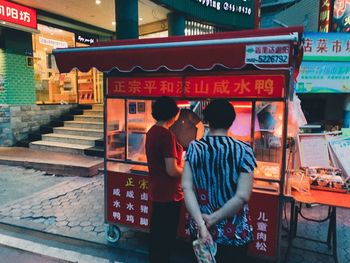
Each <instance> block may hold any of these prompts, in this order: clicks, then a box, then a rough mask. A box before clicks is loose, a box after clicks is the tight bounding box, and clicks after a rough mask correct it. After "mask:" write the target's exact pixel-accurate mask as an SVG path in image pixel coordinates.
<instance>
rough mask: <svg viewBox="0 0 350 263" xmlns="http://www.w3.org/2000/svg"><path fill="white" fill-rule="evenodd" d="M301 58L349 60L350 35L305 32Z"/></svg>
mask: <svg viewBox="0 0 350 263" xmlns="http://www.w3.org/2000/svg"><path fill="white" fill-rule="evenodd" d="M303 60H314V61H350V35H349V34H347V33H305V34H304V57H303Z"/></svg>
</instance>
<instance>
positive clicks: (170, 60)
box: [53, 27, 303, 73]
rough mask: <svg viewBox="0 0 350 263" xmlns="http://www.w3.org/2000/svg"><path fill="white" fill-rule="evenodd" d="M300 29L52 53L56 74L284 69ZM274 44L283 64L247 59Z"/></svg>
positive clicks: (133, 42) (121, 43) (297, 56)
mask: <svg viewBox="0 0 350 263" xmlns="http://www.w3.org/2000/svg"><path fill="white" fill-rule="evenodd" d="M302 31H303V28H302V27H290V28H277V29H262V30H247V31H235V32H225V33H216V34H210V35H199V36H178V37H167V38H153V39H133V40H115V41H109V42H99V43H96V44H95V45H93V46H91V47H81V48H65V49H55V50H54V51H53V53H54V55H55V58H56V63H57V66H58V69H59V71H60V72H61V73H67V72H70V71H71V70H72V69H74V68H77V69H78V70H80V71H82V72H87V71H89V70H90V69H91V68H96V69H98V70H99V71H102V72H106V73H108V72H110V71H112V70H113V69H115V70H117V71H119V72H133V71H135V70H138V71H140V70H141V71H144V72H157V71H164V70H166V71H170V72H172V71H174V72H181V71H184V70H186V69H192V70H198V71H206V70H212V69H214V68H217V67H221V68H224V69H241V68H243V67H244V66H246V65H247V64H253V65H254V66H256V67H258V68H261V69H271V68H272V69H281V68H284V69H289V68H290V67H291V66H292V65H294V62H295V59H296V61H297V62H298V61H300V60H301V59H300V58H301V56H302V52H299V51H301V50H300V47H301V45H300V43H301V34H302ZM275 44H285V45H289V47H290V48H289V51H288V52H289V57H288V60H287V61H286V62H285V63H272V62H271V63H269V62H268V61H267V62H266V61H264V62H263V63H254V62H251V61H247V54H248V53H247V52H248V50H249V51H250V52H252V50H253V49H256V50H258V49H259V48H262V47H264V46H265V47H271V46H273V45H275ZM255 52H256V51H255ZM277 53H278V52H277ZM274 54H276V53H274ZM249 55H251V54H249ZM256 55H258V54H256ZM277 55H278V54H277ZM250 57H251V56H250ZM297 64H298V63H297ZM297 66H298V65H297Z"/></svg>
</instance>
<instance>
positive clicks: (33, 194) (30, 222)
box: [0, 165, 350, 263]
mask: <svg viewBox="0 0 350 263" xmlns="http://www.w3.org/2000/svg"><path fill="white" fill-rule="evenodd" d="M103 191H104V180H103V175H102V174H99V175H97V176H94V177H90V178H85V177H84V178H83V177H57V176H47V175H45V172H41V171H35V170H32V169H25V168H20V167H10V166H4V165H0V245H5V246H10V245H9V244H10V242H12V243H11V244H12V245H11V247H13V248H18V249H21V250H26V251H29V252H31V253H34V255H31V254H30V253H29V254H28V255H30V256H33V257H35V256H39V257H40V255H38V254H41V255H43V256H47V257H51V258H60V259H62V260H66V261H68V262H81V263H93V262H98V263H102V262H104V260H107V261H106V262H127V263H133V262H135V263H136V262H140V263H142V262H148V261H147V250H148V238H149V235H148V233H144V232H139V231H136V230H134V229H130V228H126V227H123V226H121V227H120V229H121V231H122V237H121V239H120V240H119V242H118V243H117V244H109V243H108V242H107V240H106V234H105V228H106V226H107V225H106V224H105V223H104V193H103ZM286 211H287V216H288V214H289V209H288V207H287V210H286ZM327 211H328V208H327V207H324V206H314V207H311V208H306V207H305V208H304V209H303V213H304V214H305V215H306V216H308V217H311V218H315V219H321V218H324V217H325V215H326V214H327ZM285 223H286V222H285ZM10 225H12V226H16V227H15V228H13V227H11V226H10ZM327 227H328V223H327V222H325V223H321V224H315V223H313V222H307V221H305V220H304V219H302V218H299V224H298V233H301V234H307V235H308V236H309V237H311V238H316V239H323V240H324V239H325V238H326V235H327ZM25 229H33V230H36V231H29V230H25ZM5 230H6V231H5ZM4 231H5V232H4ZM23 231H25V235H24V234H23ZM28 231H29V232H28ZM38 231H39V232H38ZM1 234H3V235H1ZM283 234H284V236H285V237H284V238H282V244H281V247H282V251H281V254H282V255H283V254H284V253H285V251H286V250H285V248H286V245H287V239H286V235H285V233H283ZM337 235H338V237H337V238H338V257H339V262H340V263H347V262H350V213H349V210H346V209H340V208H339V209H337ZM9 236H10V237H11V238H19V239H24V240H27V241H30V242H33V243H26V242H20V241H18V240H17V241H16V240H15V241H14V240H12V239H11V238H8V237H9ZM39 236H40V237H39ZM298 243H299V246H302V247H308V248H312V249H316V250H317V251H319V252H327V253H329V251H328V249H327V248H326V247H325V246H324V245H322V244H315V243H310V242H308V241H304V240H300V241H299V240H298ZM37 244H40V245H39V246H38V245H37ZM57 249H63V250H62V251H61V250H57ZM6 251H9V250H8V249H7V250H6V248H5V250H4V253H5V252H6ZM15 251H16V250H15ZM12 252H13V250H12ZM17 252H18V251H17ZM190 254H191V246H190V244H189V243H184V242H178V244H177V246H176V247H175V248H174V255H175V256H174V258H173V261H172V262H178V263H180V262H181V263H187V262H191V256H190ZM15 255H17V256H18V257H19V260H20V259H21V254H20V253H19V252H18V254H15ZM86 256H90V257H89V258H86ZM1 258H2V257H1V251H0V263H2V261H1ZM52 260H54V259H52ZM9 262H11V263H12V262H13V263H15V262H20V263H21V261H16V260H11V261H9ZM38 262H40V261H38ZM53 262H55V261H53ZM256 262H259V263H261V260H260V261H259V260H258V261H256ZM319 262H322V263H333V262H334V261H333V258H332V257H327V256H324V255H321V254H317V253H311V252H306V251H302V250H297V249H292V250H291V253H290V256H289V258H288V261H287V262H286V263H319ZM6 263H7V262H6Z"/></svg>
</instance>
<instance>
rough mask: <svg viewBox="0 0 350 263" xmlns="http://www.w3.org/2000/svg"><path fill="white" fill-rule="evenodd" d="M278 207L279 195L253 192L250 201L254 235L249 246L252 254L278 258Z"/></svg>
mask: <svg viewBox="0 0 350 263" xmlns="http://www.w3.org/2000/svg"><path fill="white" fill-rule="evenodd" d="M278 206H279V197H278V196H277V195H272V194H264V193H257V192H253V194H252V197H251V198H250V201H249V209H250V218H251V224H252V226H253V235H254V236H253V237H254V239H253V242H252V243H251V244H250V245H249V253H250V254H253V255H257V256H266V257H272V258H277V249H278V245H277V243H278V236H277V233H278V229H277V228H278V221H279V218H278Z"/></svg>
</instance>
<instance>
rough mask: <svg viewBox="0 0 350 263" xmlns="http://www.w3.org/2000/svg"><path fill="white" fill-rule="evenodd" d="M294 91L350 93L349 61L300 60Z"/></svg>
mask: <svg viewBox="0 0 350 263" xmlns="http://www.w3.org/2000/svg"><path fill="white" fill-rule="evenodd" d="M295 91H296V92H297V93H350V63H346V62H311V61H304V62H302V63H301V65H300V70H299V75H298V78H297V81H296V83H295Z"/></svg>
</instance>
